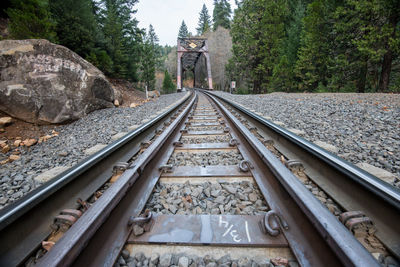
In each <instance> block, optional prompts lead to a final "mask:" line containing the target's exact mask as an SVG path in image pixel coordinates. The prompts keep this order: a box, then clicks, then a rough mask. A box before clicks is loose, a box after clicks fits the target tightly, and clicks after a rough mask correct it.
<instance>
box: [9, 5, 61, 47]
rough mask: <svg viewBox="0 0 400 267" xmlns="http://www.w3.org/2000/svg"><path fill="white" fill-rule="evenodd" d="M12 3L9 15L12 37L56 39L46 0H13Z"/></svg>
mask: <svg viewBox="0 0 400 267" xmlns="http://www.w3.org/2000/svg"><path fill="white" fill-rule="evenodd" d="M11 5H12V7H11V8H8V9H7V15H8V16H9V18H10V23H9V28H10V34H11V37H12V38H14V39H41V38H42V39H48V40H50V41H53V42H54V41H55V40H56V34H55V32H54V23H53V22H52V21H51V19H50V13H49V7H48V2H47V1H46V0H12V1H11Z"/></svg>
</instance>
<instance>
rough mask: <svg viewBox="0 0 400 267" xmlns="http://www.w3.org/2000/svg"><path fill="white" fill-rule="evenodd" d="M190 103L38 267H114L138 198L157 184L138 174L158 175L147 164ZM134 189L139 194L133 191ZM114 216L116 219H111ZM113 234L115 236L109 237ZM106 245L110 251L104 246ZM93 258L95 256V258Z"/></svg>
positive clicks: (177, 124)
mask: <svg viewBox="0 0 400 267" xmlns="http://www.w3.org/2000/svg"><path fill="white" fill-rule="evenodd" d="M194 101H195V97H193V98H192V100H191V101H190V103H189V104H188V105H187V107H186V108H185V109H184V110H183V111H182V112H181V114H180V115H179V116H178V117H177V118H176V119H175V120H174V121H173V122H172V123H171V124H170V125H169V126H168V127H167V129H165V130H164V131H163V133H162V134H161V135H160V136H159V137H158V138H157V139H156V140H155V141H154V142H153V143H152V144H151V145H150V146H149V147H148V148H147V149H146V151H144V153H143V154H141V155H140V156H139V157H138V159H137V160H136V161H135V164H134V166H132V167H131V168H129V169H128V170H126V171H125V172H124V173H123V174H122V176H121V177H120V178H119V179H118V180H117V181H116V182H115V183H114V184H113V185H112V186H111V187H110V188H109V189H108V190H106V191H105V192H104V194H103V195H102V197H100V198H99V199H98V200H97V201H96V202H95V203H94V204H93V205H92V207H91V208H89V210H88V211H86V212H85V213H84V214H83V215H82V217H81V218H79V220H77V222H76V223H75V224H73V225H72V227H71V228H70V229H69V230H68V231H67V232H66V233H65V235H64V236H63V237H62V238H61V239H60V240H59V241H58V242H57V243H56V244H55V245H54V247H53V248H52V249H51V250H50V251H49V252H48V253H47V254H45V255H44V256H43V258H42V259H40V261H39V262H38V266H68V265H71V264H75V265H77V266H84V265H83V264H79V263H77V262H76V261H75V260H76V258H77V257H78V256H80V255H81V254H82V255H83V256H85V255H86V257H89V259H88V262H86V264H91V265H93V266H99V265H103V266H111V265H112V264H113V263H114V261H115V259H116V258H117V256H118V255H119V251H120V249H121V248H122V247H123V245H124V243H125V241H126V239H127V238H128V235H129V233H130V229H129V227H128V220H129V217H130V216H132V215H134V214H132V213H133V212H132V209H135V208H136V210H134V211H135V212H140V211H141V209H140V210H137V207H138V203H140V204H141V205H139V206H141V207H142V208H143V206H144V204H145V203H146V200H147V198H145V197H143V196H142V194H147V197H148V196H149V195H150V193H151V189H152V188H153V186H154V185H155V182H157V180H158V179H154V178H153V179H150V178H151V177H149V179H143V178H142V177H143V176H142V174H143V173H144V172H145V171H147V172H154V171H155V172H158V173H159V171H158V168H157V167H156V166H154V164H153V165H152V164H151V163H152V162H154V160H153V158H155V157H160V154H161V153H162V151H163V150H165V147H166V146H165V143H166V140H167V139H169V138H170V136H171V134H172V133H173V132H174V131H176V129H177V127H178V126H179V125H180V124H181V123H182V118H184V117H185V116H187V114H188V112H189V110H190V108H191V106H192V105H193V103H194ZM154 167H156V168H154ZM140 178H141V179H140ZM146 178H147V177H146ZM137 183H139V184H140V183H145V184H146V185H147V186H146V188H147V190H142V189H143V187H140V186H137ZM149 183H150V184H149ZM134 185H135V186H134ZM138 189H140V190H139V191H137V190H138ZM149 189H150V190H149ZM135 190H136V191H135ZM131 198H134V200H136V201H132V202H131V201H130V200H131ZM120 203H123V204H125V205H131V206H130V208H129V209H124V208H123V207H124V205H121V204H120ZM132 203H133V204H132ZM132 205H133V206H132ZM116 213H117V214H118V216H114V214H116ZM124 214H125V217H126V218H125V219H126V221H125V220H123V219H121V216H122V217H123V216H124ZM121 224H122V225H124V227H123V226H121V227H116V225H121ZM110 225H111V229H110V227H109V228H108V230H107V231H103V230H102V229H104V227H107V226H110ZM113 230H114V232H115V234H113V233H112V231H113ZM98 236H102V238H100V240H101V241H100V243H98V242H95V241H94V240H97V238H98ZM109 239H111V241H110V242H108V243H107V242H105V240H109ZM93 243H94V245H93ZM106 244H108V245H109V246H111V247H108V246H106ZM93 246H94V248H95V251H94V252H93V253H82V250H84V249H86V250H88V249H90V248H93ZM102 248H103V250H102V251H103V253H99V250H101V249H102ZM104 249H105V250H104ZM94 255H97V256H96V257H95V256H94ZM74 261H75V262H74Z"/></svg>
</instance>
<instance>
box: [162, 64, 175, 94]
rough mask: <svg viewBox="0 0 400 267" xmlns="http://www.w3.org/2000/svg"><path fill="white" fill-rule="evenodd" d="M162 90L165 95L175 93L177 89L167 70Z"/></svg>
mask: <svg viewBox="0 0 400 267" xmlns="http://www.w3.org/2000/svg"><path fill="white" fill-rule="evenodd" d="M162 88H163V91H164V93H167V94H170V93H173V92H174V91H175V89H176V86H175V84H174V83H173V82H172V79H171V75H169V72H168V71H167V70H165V72H164V80H163V85H162Z"/></svg>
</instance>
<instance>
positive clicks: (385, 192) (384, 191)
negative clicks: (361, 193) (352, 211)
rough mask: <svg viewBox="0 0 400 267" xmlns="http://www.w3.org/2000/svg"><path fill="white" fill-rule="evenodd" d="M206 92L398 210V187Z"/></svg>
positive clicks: (399, 195)
mask: <svg viewBox="0 0 400 267" xmlns="http://www.w3.org/2000/svg"><path fill="white" fill-rule="evenodd" d="M207 93H209V94H211V95H213V96H215V97H217V98H218V99H221V100H222V101H224V102H225V103H227V104H229V105H230V106H232V107H234V108H235V109H237V110H239V111H241V112H242V113H244V114H246V115H247V116H249V117H251V118H253V119H254V120H256V121H258V122H259V123H261V124H263V125H264V126H266V127H268V128H269V129H271V130H272V131H274V132H276V133H278V134H279V135H281V136H283V137H284V138H286V139H287V140H289V141H290V142H292V143H294V144H296V145H297V146H299V147H301V148H303V149H304V150H306V151H308V152H309V153H310V154H312V155H314V156H315V157H317V158H318V159H319V160H322V161H324V162H325V163H327V164H328V165H330V166H331V167H333V168H335V169H336V170H337V171H339V172H341V173H342V174H344V175H345V176H347V177H348V178H349V179H352V180H353V181H354V182H356V183H358V184H359V185H361V186H363V187H364V188H365V189H367V190H368V191H370V192H371V193H373V194H375V195H377V196H378V197H380V198H381V199H383V200H385V201H386V202H387V203H389V204H390V205H391V206H393V207H394V208H396V209H397V210H398V211H400V189H398V188H396V187H394V186H392V185H390V184H388V183H386V182H384V181H382V180H381V179H379V178H378V177H376V176H373V175H372V174H370V173H368V172H366V171H364V170H362V169H360V168H358V167H357V166H355V165H353V164H352V163H350V162H348V161H346V160H344V159H342V158H340V157H338V156H336V155H334V154H332V153H330V152H328V151H326V150H325V149H323V148H321V147H319V146H317V145H315V144H313V143H311V142H309V141H307V140H305V139H304V138H302V137H300V136H298V135H296V134H294V133H292V132H290V131H288V130H286V129H284V128H282V127H280V126H278V125H276V124H275V123H273V122H271V121H269V120H267V119H265V118H263V117H261V116H259V115H257V114H255V113H253V112H251V111H249V110H247V109H246V108H244V107H242V106H240V105H238V104H237V103H234V102H233V101H231V100H228V99H226V98H224V97H221V96H219V95H216V94H214V93H211V92H208V91H207Z"/></svg>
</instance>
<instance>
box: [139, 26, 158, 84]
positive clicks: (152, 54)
mask: <svg viewBox="0 0 400 267" xmlns="http://www.w3.org/2000/svg"><path fill="white" fill-rule="evenodd" d="M157 42H158V37H157V35H156V33H155V31H154V28H153V26H152V25H150V27H149V31H148V33H147V34H146V35H145V38H144V44H143V58H142V81H143V82H144V83H145V84H146V86H147V89H148V90H154V89H155V82H156V75H155V73H156V64H157V62H156V60H157V54H156V52H157V51H156V46H157Z"/></svg>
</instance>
